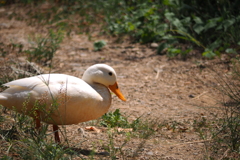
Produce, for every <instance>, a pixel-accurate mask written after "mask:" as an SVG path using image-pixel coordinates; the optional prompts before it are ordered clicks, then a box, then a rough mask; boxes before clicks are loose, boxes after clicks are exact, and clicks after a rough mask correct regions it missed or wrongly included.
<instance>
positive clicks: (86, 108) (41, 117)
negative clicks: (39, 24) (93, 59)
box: [0, 64, 126, 143]
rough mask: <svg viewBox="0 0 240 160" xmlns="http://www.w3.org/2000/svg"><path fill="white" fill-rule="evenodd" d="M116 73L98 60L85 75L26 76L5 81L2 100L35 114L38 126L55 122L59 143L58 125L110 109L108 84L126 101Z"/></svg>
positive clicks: (98, 115) (94, 115) (83, 118)
mask: <svg viewBox="0 0 240 160" xmlns="http://www.w3.org/2000/svg"><path fill="white" fill-rule="evenodd" d="M116 76H117V75H116V72H115V71H114V69H113V68H112V67H110V66H108V65H106V64H95V65H93V66H91V67H89V68H88V69H87V70H86V71H85V72H84V74H83V77H82V79H79V78H77V77H73V76H69V75H65V74H42V75H38V76H34V77H29V78H23V79H19V80H15V81H11V82H9V83H6V84H4V86H7V87H9V88H8V89H6V90H5V91H3V92H1V93H0V104H1V105H3V106H5V107H7V108H9V109H13V110H16V111H18V112H20V113H23V114H26V115H29V116H32V117H33V118H35V120H36V128H37V129H39V128H40V121H43V122H46V123H49V124H53V131H54V133H55V141H56V142H58V143H59V142H60V138H59V134H58V126H57V125H69V124H77V123H79V122H85V121H89V120H92V119H97V118H99V117H100V116H102V115H103V114H105V113H106V112H107V111H108V109H109V107H110V105H111V99H112V98H111V94H110V92H109V90H108V88H109V89H110V90H111V91H112V92H114V93H115V94H116V95H117V96H118V97H119V98H120V99H121V100H123V101H126V99H125V98H124V96H123V95H122V93H121V92H120V90H119V88H118V84H117V82H116Z"/></svg>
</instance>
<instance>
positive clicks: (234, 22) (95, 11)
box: [1, 0, 240, 58]
mask: <svg viewBox="0 0 240 160" xmlns="http://www.w3.org/2000/svg"><path fill="white" fill-rule="evenodd" d="M44 2H45V1H44V0H43V1H40V2H38V3H36V2H35V1H32V0H16V1H14V0H13V1H9V2H8V1H2V2H1V5H7V4H11V3H18V4H25V5H29V4H31V5H35V6H40V7H38V8H37V12H36V7H34V9H31V8H29V9H28V13H29V15H30V17H31V18H29V17H21V16H20V15H17V14H15V13H13V14H12V15H10V17H17V18H18V19H25V20H27V21H28V22H29V23H30V24H35V25H38V24H47V25H51V26H54V27H57V28H64V29H65V30H66V31H67V33H70V32H71V31H76V32H78V33H87V34H89V36H90V37H91V31H93V30H95V29H96V28H95V27H94V25H93V24H98V27H99V25H101V26H102V29H101V32H102V33H108V34H111V35H116V36H120V37H121V35H129V36H130V37H131V38H132V40H133V41H134V42H140V43H150V42H157V43H158V44H159V48H158V50H157V52H158V54H165V53H167V54H168V55H169V56H170V57H172V56H176V55H181V56H183V57H186V55H187V54H188V53H189V52H191V50H192V49H200V50H201V52H202V56H204V57H207V58H213V57H215V56H219V55H221V54H222V53H226V54H236V53H237V52H238V51H239V50H240V47H239V45H240V31H239V24H240V11H239V9H238V6H239V5H240V2H239V1H237V0H234V1H229V0H221V1H220V0H219V1H201V0H194V1H191V0H160V1H153V0H148V1H145V0H130V1H124V0H120V1H119V0H110V1H104V2H103V1H99V0H94V1H81V0H77V1H70V0H59V1H57V2H53V1H52V3H48V4H47V5H46V6H47V9H44V8H42V9H41V4H42V3H44ZM53 3H54V4H53ZM48 8H49V9H48ZM50 8H51V9H50ZM116 8H117V9H116ZM183 44H184V45H183ZM100 48H101V47H100ZM98 49H99V48H98V47H97V49H96V50H98Z"/></svg>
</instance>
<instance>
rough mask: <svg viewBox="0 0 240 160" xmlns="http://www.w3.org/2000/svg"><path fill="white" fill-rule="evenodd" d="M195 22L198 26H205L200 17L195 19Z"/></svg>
mask: <svg viewBox="0 0 240 160" xmlns="http://www.w3.org/2000/svg"><path fill="white" fill-rule="evenodd" d="M193 20H194V21H195V23H197V24H203V21H202V20H201V18H200V17H194V18H193Z"/></svg>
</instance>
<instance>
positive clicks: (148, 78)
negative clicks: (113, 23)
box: [0, 10, 231, 160]
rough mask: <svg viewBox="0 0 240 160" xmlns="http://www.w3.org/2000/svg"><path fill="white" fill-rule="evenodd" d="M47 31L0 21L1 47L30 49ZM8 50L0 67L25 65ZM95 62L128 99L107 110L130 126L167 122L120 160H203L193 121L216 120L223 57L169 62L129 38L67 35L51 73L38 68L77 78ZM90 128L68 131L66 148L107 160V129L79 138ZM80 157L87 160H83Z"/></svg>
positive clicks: (119, 137) (118, 139)
mask: <svg viewBox="0 0 240 160" xmlns="http://www.w3.org/2000/svg"><path fill="white" fill-rule="evenodd" d="M1 12H4V13H5V12H7V11H6V10H1ZM45 31H46V28H44V27H41V26H29V25H27V24H26V23H25V22H24V21H17V20H14V19H12V20H9V19H7V18H5V17H4V16H2V17H0V43H1V44H4V45H9V46H11V44H12V43H14V44H22V45H23V47H24V48H28V47H30V46H31V42H29V37H31V36H32V35H34V34H42V33H43V34H44V32H45ZM97 40H105V41H106V42H107V45H106V46H105V47H104V48H103V49H102V50H101V51H97V52H96V51H94V48H93V42H94V41H97ZM4 49H5V48H4ZM12 51H13V53H12V54H9V55H7V56H6V57H2V58H0V60H1V63H2V64H6V63H7V62H8V61H15V60H16V59H17V61H18V63H20V62H25V60H26V59H27V58H26V56H25V55H23V54H20V55H17V57H16V51H14V50H12ZM96 63H105V64H108V65H110V66H112V67H113V68H114V69H115V70H116V72H117V74H118V84H119V87H120V89H121V90H122V93H123V94H124V96H125V97H126V99H127V101H126V102H122V101H121V100H119V99H118V98H117V97H116V96H115V95H113V103H112V107H111V109H110V111H114V110H115V109H117V108H119V109H120V111H121V113H123V114H124V115H126V116H128V118H129V120H130V121H131V120H135V119H136V118H138V117H140V116H142V117H143V118H145V119H148V120H149V121H150V120H155V121H158V122H159V123H165V126H164V127H161V128H159V129H158V128H155V131H156V132H155V134H153V135H151V136H150V137H148V138H147V139H143V138H141V137H134V138H131V140H129V141H128V142H127V143H126V144H125V145H124V146H123V148H122V151H124V157H125V158H122V157H121V156H119V157H118V158H120V159H121V158H122V159H132V157H135V159H166V160H177V159H189V160H191V159H204V158H205V157H206V155H207V154H208V153H207V150H206V147H205V144H206V142H207V141H208V139H207V138H206V139H202V138H201V137H200V136H199V133H198V132H197V131H196V129H195V128H194V127H193V126H194V122H196V121H201V120H202V119H203V118H206V119H211V118H213V117H215V116H216V115H218V108H219V107H220V102H221V101H222V100H223V99H222V94H221V93H219V91H218V90H217V87H218V86H219V82H218V81H217V74H216V73H220V74H230V73H231V70H229V65H228V64H229V63H228V60H227V59H226V58H221V59H216V60H202V59H199V58H196V57H195V58H194V57H191V58H189V59H187V61H183V60H181V59H169V58H168V57H167V56H166V55H157V54H156V48H154V46H152V47H151V46H150V45H149V46H147V45H140V44H132V43H130V42H129V40H127V39H126V40H122V42H121V43H117V42H115V39H114V38H112V37H108V36H102V37H99V36H95V37H94V36H93V37H92V38H91V40H89V37H88V36H87V35H79V34H75V33H71V34H70V36H68V37H65V38H64V40H63V42H62V43H61V46H60V48H59V49H58V50H57V52H56V54H55V56H54V59H53V62H52V64H53V68H52V69H51V70H49V69H48V68H47V67H43V66H41V65H40V66H41V68H42V70H43V72H45V73H49V72H51V73H65V74H69V75H74V76H78V77H81V76H82V74H83V72H84V70H85V69H86V68H88V67H89V66H91V65H93V64H96ZM7 64H8V67H9V63H7ZM2 70H3V71H4V69H2ZM213 70H215V71H213ZM3 71H2V72H3ZM89 124H90V123H82V124H78V125H70V126H66V132H67V133H66V135H67V137H68V143H69V144H70V146H71V147H72V148H75V149H76V150H77V149H78V150H86V151H90V150H93V149H94V150H95V151H96V153H97V154H99V155H97V156H95V158H96V159H97V158H103V159H108V156H109V154H110V153H109V152H108V151H106V150H104V148H103V146H104V145H107V144H109V136H108V134H107V129H104V128H103V129H102V131H101V132H100V133H97V132H94V131H85V133H84V134H82V133H81V132H80V131H81V129H80V128H83V129H84V127H85V126H87V125H89ZM2 126H3V125H2ZM50 136H52V135H50ZM114 140H115V147H121V146H122V144H123V143H124V142H125V140H126V138H125V137H124V135H123V134H116V135H115V136H114ZM1 141H2V142H3V144H4V146H5V147H7V146H8V145H7V142H5V141H4V140H1ZM209 141H210V140H209ZM0 154H1V155H7V148H4V147H1V150H0ZM133 155H134V156H133ZM13 156H14V155H13ZM82 156H83V157H85V158H88V156H87V155H84V154H83V155H82Z"/></svg>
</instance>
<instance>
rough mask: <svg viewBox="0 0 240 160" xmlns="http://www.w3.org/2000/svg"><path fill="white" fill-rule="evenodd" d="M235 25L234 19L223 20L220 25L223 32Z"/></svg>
mask: <svg viewBox="0 0 240 160" xmlns="http://www.w3.org/2000/svg"><path fill="white" fill-rule="evenodd" d="M234 23H235V19H233V18H232V19H227V20H224V21H223V22H222V25H223V28H224V31H226V30H227V29H228V27H229V26H231V25H233V24H234Z"/></svg>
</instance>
